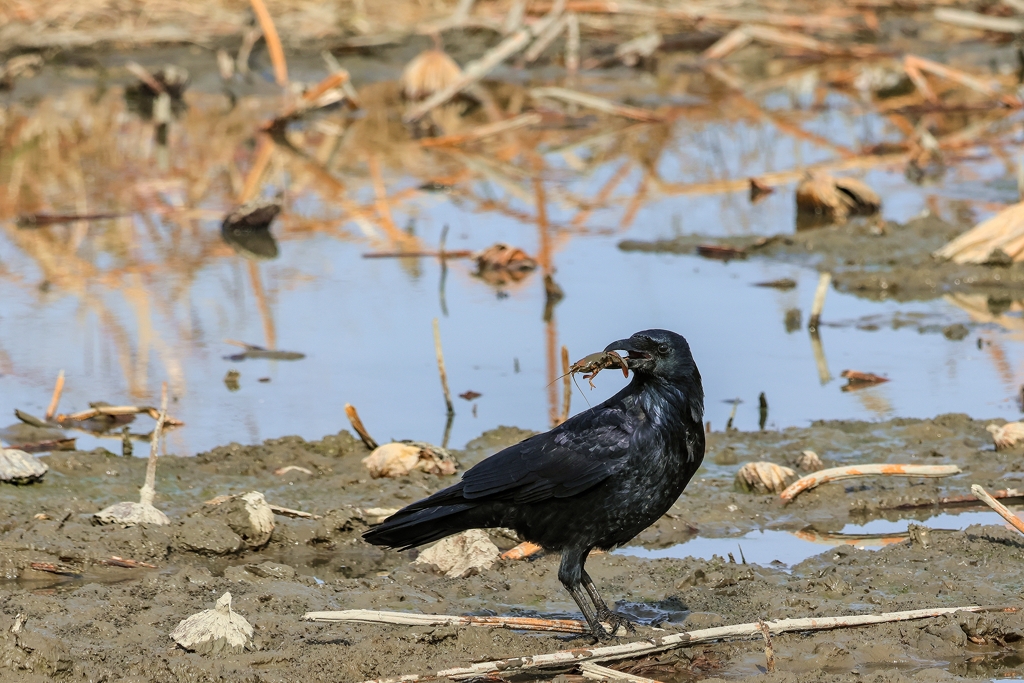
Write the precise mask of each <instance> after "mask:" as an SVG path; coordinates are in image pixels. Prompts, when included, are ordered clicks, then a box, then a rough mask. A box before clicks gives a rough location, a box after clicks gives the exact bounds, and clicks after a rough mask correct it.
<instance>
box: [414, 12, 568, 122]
mask: <svg viewBox="0 0 1024 683" xmlns="http://www.w3.org/2000/svg"><path fill="white" fill-rule="evenodd" d="M564 7H565V0H556V2H555V6H554V7H552V8H551V11H550V12H548V14H547V15H545V17H544V18H543V19H541V20H540V21H538V22H536V23H535V24H534V25H533V26H532V27H523V28H521V29H519V30H518V31H516V32H515V33H513V34H512V35H510V36H509V37H508V38H506V39H505V40H503V41H501V42H500V43H498V45H496V46H495V47H494V48H492V49H491V50H489V51H488V52H487V53H486V54H485V55H484V56H483V57H481V58H480V59H478V60H476V61H474V62H470V63H469V64H467V65H466V68H465V69H464V70H463V72H462V78H460V79H458V80H457V81H455V82H454V83H452V84H450V85H449V86H448V87H447V88H445V89H443V90H438V91H437V92H436V93H434V94H433V95H431V96H430V97H428V98H427V99H425V100H423V101H422V102H420V103H419V105H417V106H416V107H413V108H412V109H411V110H410V111H409V112H408V113H407V114H406V115H405V116H404V117H403V119H402V120H403V121H405V123H414V122H416V121H418V120H419V119H421V118H423V116H425V115H426V114H427V112H429V111H430V110H431V109H433V108H434V107H436V106H438V105H441V104H444V103H445V102H447V101H448V100H450V99H451V98H453V97H455V95H457V94H459V93H460V92H462V90H464V89H465V88H466V87H468V86H469V85H471V84H473V83H475V82H477V81H478V80H480V79H481V78H483V77H484V76H486V75H487V74H488V73H490V72H491V70H492V69H494V67H496V66H498V65H499V64H501V63H502V62H504V61H505V60H506V59H508V58H509V57H511V56H512V55H514V54H515V53H517V52H519V51H520V50H522V49H523V48H524V47H526V45H527V44H528V43H529V42H530V41H531V40H532V39H533V38H534V37H536V36H538V35H540V34H541V33H543V32H544V30H545V29H547V27H548V26H550V25H551V24H553V23H554V22H555V21H557V20H558V17H559V15H561V13H562V8H564Z"/></svg>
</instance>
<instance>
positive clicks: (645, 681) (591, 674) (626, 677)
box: [580, 662, 660, 683]
mask: <svg viewBox="0 0 1024 683" xmlns="http://www.w3.org/2000/svg"><path fill="white" fill-rule="evenodd" d="M580 673H582V674H583V677H584V678H589V679H590V680H592V681H626V683H660V682H659V681H657V680H655V679H653V678H645V677H643V676H637V675H636V674H631V673H626V672H625V671H617V670H615V669H609V668H608V667H607V666H601V665H600V664H594V663H593V662H583V663H582V664H580Z"/></svg>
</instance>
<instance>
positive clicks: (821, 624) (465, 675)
mask: <svg viewBox="0 0 1024 683" xmlns="http://www.w3.org/2000/svg"><path fill="white" fill-rule="evenodd" d="M1017 609H1018V608H1016V607H979V606H977V605H970V606H967V607H935V608H931V609H917V610H908V611H905V612H884V613H882V614H861V615H848V616H843V617H809V618H803V619H779V620H777V621H769V622H768V628H769V629H770V630H771V631H772V632H773V633H774V634H775V635H779V634H782V633H789V632H792V631H823V630H831V629H836V628H848V627H853V626H867V625H870V624H885V623H889V622H894V621H910V620H914V619H928V618H931V617H938V616H942V615H944V614H954V613H956V612H984V611H1004V612H1016V611H1017ZM455 618H461V617H455ZM759 633H760V629H759V628H758V625H757V624H756V623H747V624H736V625H734V626H719V627H716V628H706V629H700V630H696V631H690V632H688V633H673V634H671V635H667V636H659V637H654V638H646V639H644V640H637V641H633V642H631V643H623V644H621V645H606V646H603V647H592V648H587V649H580V648H576V649H572V650H560V651H558V652H550V653H545V654H538V655H525V656H518V657H509V658H507V659H499V660H495V661H490V662H478V663H476V664H470V665H469V666H464V667H455V668H451V669H445V670H443V671H438V672H436V673H432V674H407V675H404V676H401V677H398V678H382V679H376V680H373V681H365V682H364V683H413V682H416V681H427V680H432V679H435V678H445V677H447V678H451V679H453V680H464V679H469V678H478V677H484V676H487V675H488V674H497V673H499V672H500V673H501V674H502V676H508V675H510V674H515V673H522V672H527V671H537V670H542V669H551V668H564V667H566V666H574V665H581V664H583V663H584V662H588V661H590V662H605V661H612V660H617V659H628V658H635V657H642V656H645V655H649V654H652V653H655V652H664V651H666V650H673V649H676V648H679V647H686V646H688V645H695V644H697V643H706V642H710V641H713V640H721V639H724V638H751V637H753V636H755V635H758V634H759Z"/></svg>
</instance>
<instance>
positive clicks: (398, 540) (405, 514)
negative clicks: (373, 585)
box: [363, 503, 477, 550]
mask: <svg viewBox="0 0 1024 683" xmlns="http://www.w3.org/2000/svg"><path fill="white" fill-rule="evenodd" d="M475 507H477V506H476V504H475V503H455V504H451V505H437V506H435V507H429V508H426V509H420V510H409V509H408V508H406V509H405V510H399V511H398V512H396V513H395V514H393V515H391V516H390V517H388V518H387V519H386V520H384V521H383V522H382V523H381V524H378V525H377V526H375V527H374V528H372V529H370V530H369V531H367V532H366V533H365V534H363V538H364V539H366V540H367V541H369V542H370V543H373V544H374V545H384V546H388V547H391V548H397V549H399V550H408V549H409V548H415V547H416V546H419V545H423V544H425V543H430V542H431V541H437V540H439V539H442V538H444V537H445V536H451V535H452V534H457V533H459V532H460V531H465V530H466V529H472V528H474V527H475V526H477V525H476V524H475V523H474V522H475V521H476V520H474V519H471V517H473V516H472V515H466V514H463V513H465V512H466V511H467V510H471V509H473V508H475Z"/></svg>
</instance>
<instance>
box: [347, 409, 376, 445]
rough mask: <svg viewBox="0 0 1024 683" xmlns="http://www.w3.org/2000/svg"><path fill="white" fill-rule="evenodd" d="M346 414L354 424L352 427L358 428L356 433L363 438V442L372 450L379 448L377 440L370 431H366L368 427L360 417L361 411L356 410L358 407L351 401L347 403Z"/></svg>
mask: <svg viewBox="0 0 1024 683" xmlns="http://www.w3.org/2000/svg"><path fill="white" fill-rule="evenodd" d="M345 415H346V416H347V417H348V421H349V423H350V424H351V425H352V429H354V430H356V434H358V435H359V438H360V439H362V441H363V443H364V444H365V445H366V447H367V448H369V449H370V450H371V451H372V450H375V449H376V448H377V445H378V444H377V440H376V439H374V438H373V437H372V436H370V432H368V431H366V427H364V426H363V421H362V420H361V419H359V413H358V412H356V407H355V406H354V405H352V404H351V403H346V404H345Z"/></svg>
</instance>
